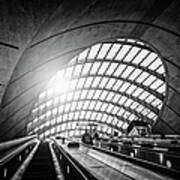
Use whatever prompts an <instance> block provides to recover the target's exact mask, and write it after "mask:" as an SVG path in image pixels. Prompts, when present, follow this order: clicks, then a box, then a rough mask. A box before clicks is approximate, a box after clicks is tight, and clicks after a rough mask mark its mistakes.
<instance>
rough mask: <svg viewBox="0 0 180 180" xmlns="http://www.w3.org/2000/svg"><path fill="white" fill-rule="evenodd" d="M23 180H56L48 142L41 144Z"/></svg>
mask: <svg viewBox="0 0 180 180" xmlns="http://www.w3.org/2000/svg"><path fill="white" fill-rule="evenodd" d="M22 179H23V180H56V179H57V178H56V172H55V169H54V165H53V161H52V158H51V154H50V150H49V146H48V143H47V142H44V143H40V145H39V148H38V150H37V152H36V153H35V155H34V157H33V159H32V161H31V162H30V164H29V166H28V167H27V169H26V171H25V173H24V175H23V177H22Z"/></svg>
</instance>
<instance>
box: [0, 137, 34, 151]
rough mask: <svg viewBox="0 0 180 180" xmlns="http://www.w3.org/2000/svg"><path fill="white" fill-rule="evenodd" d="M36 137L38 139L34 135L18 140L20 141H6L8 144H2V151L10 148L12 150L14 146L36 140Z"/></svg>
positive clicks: (0, 148) (0, 146) (0, 144)
mask: <svg viewBox="0 0 180 180" xmlns="http://www.w3.org/2000/svg"><path fill="white" fill-rule="evenodd" d="M35 137H37V136H36V135H32V136H27V137H22V138H18V139H13V140H10V141H6V142H2V143H0V151H4V150H6V149H8V148H11V147H13V146H16V145H18V144H21V143H24V142H27V141H29V140H32V139H34V138H35Z"/></svg>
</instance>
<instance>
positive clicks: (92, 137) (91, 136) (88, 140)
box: [81, 129, 99, 145]
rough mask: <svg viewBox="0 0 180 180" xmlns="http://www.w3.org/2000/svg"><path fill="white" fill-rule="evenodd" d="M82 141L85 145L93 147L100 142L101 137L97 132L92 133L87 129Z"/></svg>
mask: <svg viewBox="0 0 180 180" xmlns="http://www.w3.org/2000/svg"><path fill="white" fill-rule="evenodd" d="M81 140H82V142H83V143H84V144H89V145H93V144H94V143H96V142H97V141H99V135H98V133H97V131H96V130H94V131H93V132H90V131H88V130H87V129H86V130H85V133H84V134H83V135H82V139H81Z"/></svg>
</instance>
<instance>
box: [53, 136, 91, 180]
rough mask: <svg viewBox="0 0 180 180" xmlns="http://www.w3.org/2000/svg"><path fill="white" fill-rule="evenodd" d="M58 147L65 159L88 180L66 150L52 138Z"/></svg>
mask: <svg viewBox="0 0 180 180" xmlns="http://www.w3.org/2000/svg"><path fill="white" fill-rule="evenodd" d="M51 139H52V140H53V141H54V142H55V144H56V146H57V147H58V149H59V150H60V151H61V153H62V154H63V155H64V156H65V158H66V159H67V160H68V161H69V162H70V163H71V164H72V166H73V167H74V168H75V169H76V171H77V172H78V173H79V174H80V175H81V176H82V177H83V178H84V179H85V180H88V178H87V177H86V175H85V174H84V173H83V172H82V171H81V170H80V169H79V167H78V166H77V165H76V164H75V163H74V162H73V161H72V160H71V158H70V157H69V156H68V155H67V154H66V153H65V152H64V150H63V149H62V148H61V147H60V146H59V145H58V143H57V141H56V140H55V139H53V138H51Z"/></svg>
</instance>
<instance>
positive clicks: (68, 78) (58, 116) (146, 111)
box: [27, 38, 166, 137]
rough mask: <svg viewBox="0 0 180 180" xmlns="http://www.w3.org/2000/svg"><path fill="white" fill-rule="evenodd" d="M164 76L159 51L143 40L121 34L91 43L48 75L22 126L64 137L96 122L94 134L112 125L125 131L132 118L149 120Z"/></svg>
mask: <svg viewBox="0 0 180 180" xmlns="http://www.w3.org/2000/svg"><path fill="white" fill-rule="evenodd" d="M143 46H144V48H143ZM165 76H166V74H165V68H164V65H163V63H162V60H161V58H160V56H159V55H158V54H157V53H156V52H155V50H154V49H153V48H151V47H150V46H149V45H147V44H145V43H144V42H141V41H138V40H134V39H123V38H121V39H118V40H116V41H115V42H103V43H98V44H95V45H93V46H91V47H89V48H87V49H85V50H84V51H82V52H81V53H80V54H79V55H77V56H76V57H74V58H73V59H72V60H70V61H69V63H68V64H67V65H66V66H64V67H63V68H61V69H60V70H59V71H58V72H57V73H56V74H55V75H54V76H53V77H52V78H51V80H50V81H49V83H48V84H47V86H46V87H45V89H44V90H43V91H42V93H40V94H39V98H38V101H37V102H35V105H34V107H33V108H32V111H31V117H30V120H29V123H28V124H27V131H28V133H29V134H34V133H37V134H39V135H41V137H47V136H50V135H56V134H58V135H62V136H66V137H67V136H81V134H82V133H84V130H85V129H91V128H97V130H99V133H100V136H110V135H111V133H112V132H113V131H114V130H116V131H119V134H122V133H125V132H126V129H127V127H128V124H129V123H130V122H131V121H133V120H139V121H141V120H148V123H150V125H153V124H154V123H155V122H156V120H157V118H158V116H159V112H160V110H161V108H162V106H163V101H164V97H165V94H166V82H165ZM93 123H96V125H94V124H93Z"/></svg>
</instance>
